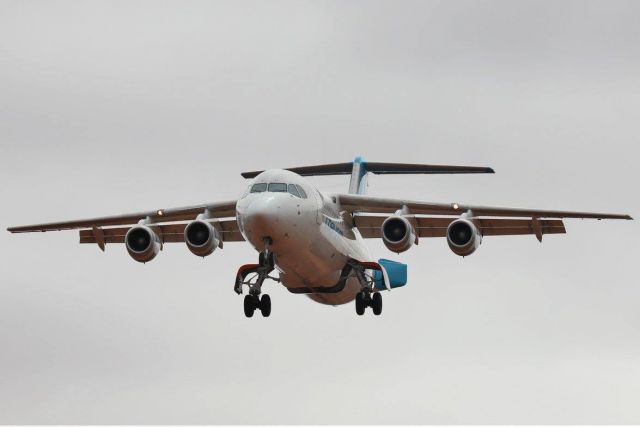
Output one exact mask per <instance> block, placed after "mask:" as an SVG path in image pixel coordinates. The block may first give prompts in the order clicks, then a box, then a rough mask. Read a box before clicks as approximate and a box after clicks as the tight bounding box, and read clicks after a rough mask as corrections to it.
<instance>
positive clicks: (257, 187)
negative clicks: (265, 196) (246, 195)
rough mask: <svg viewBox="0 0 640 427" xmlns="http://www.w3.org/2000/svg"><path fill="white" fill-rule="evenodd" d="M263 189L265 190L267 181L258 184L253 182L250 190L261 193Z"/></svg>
mask: <svg viewBox="0 0 640 427" xmlns="http://www.w3.org/2000/svg"><path fill="white" fill-rule="evenodd" d="M264 191H267V183H266V182H261V183H259V184H253V185H252V186H251V192H252V193H262V192H264Z"/></svg>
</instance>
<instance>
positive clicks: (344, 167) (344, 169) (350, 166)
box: [242, 156, 494, 194]
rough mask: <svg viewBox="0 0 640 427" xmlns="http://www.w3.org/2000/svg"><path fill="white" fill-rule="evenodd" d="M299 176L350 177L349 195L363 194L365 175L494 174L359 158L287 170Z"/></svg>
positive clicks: (253, 174) (473, 168) (251, 175)
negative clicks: (369, 160)
mask: <svg viewBox="0 0 640 427" xmlns="http://www.w3.org/2000/svg"><path fill="white" fill-rule="evenodd" d="M287 170H289V171H291V172H295V173H297V174H298V175H301V176H320V175H351V180H350V181H349V193H350V194H365V192H366V187H367V173H373V174H376V175H383V174H388V175H407V174H458V173H494V171H493V169H492V168H487V167H477V166H451V165H424V164H411V163H387V162H365V161H364V159H363V158H362V157H360V156H358V157H356V158H355V159H354V160H353V162H349V163H333V164H326V165H316V166H302V167H297V168H287ZM262 172H263V171H255V172H243V173H242V176H243V177H245V178H255V177H256V176H257V175H258V174H260V173H262Z"/></svg>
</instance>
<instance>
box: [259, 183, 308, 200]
mask: <svg viewBox="0 0 640 427" xmlns="http://www.w3.org/2000/svg"><path fill="white" fill-rule="evenodd" d="M265 191H267V192H270V193H289V194H291V195H292V196H295V197H298V198H300V199H306V198H307V193H305V192H304V190H303V189H302V187H301V186H299V185H296V184H285V183H283V182H270V183H266V182H258V183H256V184H253V185H251V186H250V187H249V189H248V191H247V193H264V192H265Z"/></svg>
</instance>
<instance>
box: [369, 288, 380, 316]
mask: <svg viewBox="0 0 640 427" xmlns="http://www.w3.org/2000/svg"><path fill="white" fill-rule="evenodd" d="M371 308H372V309H373V314H375V315H376V316H379V315H380V313H382V295H380V292H376V293H374V294H373V296H372V297H371Z"/></svg>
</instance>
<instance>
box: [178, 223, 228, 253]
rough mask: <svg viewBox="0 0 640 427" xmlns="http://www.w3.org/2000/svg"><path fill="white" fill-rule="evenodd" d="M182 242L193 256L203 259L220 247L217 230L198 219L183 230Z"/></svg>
mask: <svg viewBox="0 0 640 427" xmlns="http://www.w3.org/2000/svg"><path fill="white" fill-rule="evenodd" d="M184 241H185V242H186V244H187V247H188V248H189V250H190V251H191V252H192V253H193V254H194V255H198V256H201V257H205V256H207V255H211V254H212V253H213V251H215V250H216V248H217V247H218V246H220V241H221V239H220V236H219V234H218V230H216V229H215V228H213V225H211V223H210V222H206V221H202V220H199V219H198V220H195V221H191V222H190V223H189V224H187V226H186V227H185V228H184Z"/></svg>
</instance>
